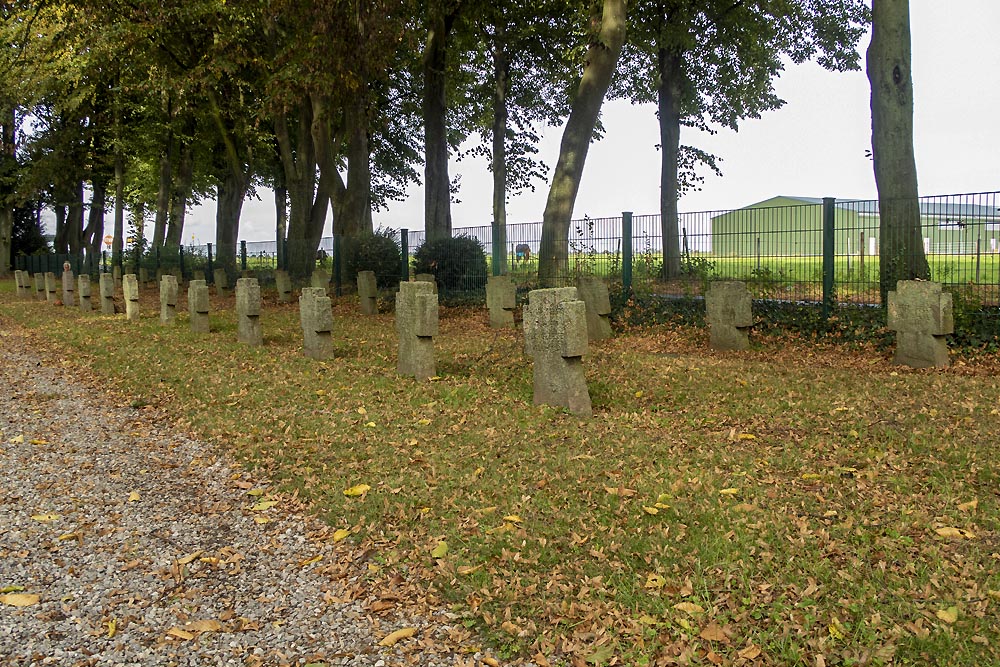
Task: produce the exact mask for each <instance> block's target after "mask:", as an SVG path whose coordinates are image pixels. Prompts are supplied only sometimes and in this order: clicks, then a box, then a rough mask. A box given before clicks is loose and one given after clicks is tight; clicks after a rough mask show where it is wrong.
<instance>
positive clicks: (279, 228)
mask: <svg viewBox="0 0 1000 667" xmlns="http://www.w3.org/2000/svg"><path fill="white" fill-rule="evenodd" d="M274 211H275V220H274V238H275V247H276V248H277V251H278V268H279V269H287V268H288V267H286V266H285V264H284V262H285V239H286V238H287V237H288V188H286V187H285V181H284V179H280V180H278V182H277V183H275V185H274Z"/></svg>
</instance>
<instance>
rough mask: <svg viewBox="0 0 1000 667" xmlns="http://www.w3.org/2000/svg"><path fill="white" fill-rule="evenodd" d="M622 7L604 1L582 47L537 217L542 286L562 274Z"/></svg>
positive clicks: (620, 35) (620, 38)
mask: <svg viewBox="0 0 1000 667" xmlns="http://www.w3.org/2000/svg"><path fill="white" fill-rule="evenodd" d="M625 6H626V0H604V11H603V17H602V19H601V32H600V35H599V36H598V39H597V41H596V42H595V43H593V44H591V45H590V48H589V49H588V50H587V59H586V63H587V64H586V65H585V66H584V68H583V76H582V77H581V78H580V85H579V87H578V89H577V94H576V98H575V99H574V100H573V107H572V110H571V111H570V114H569V119H568V120H567V121H566V127H565V128H564V129H563V138H562V144H561V145H560V147H559V160H558V162H556V169H555V173H554V174H553V176H552V185H551V186H550V187H549V197H548V200H547V201H546V203H545V214H544V216H543V218H542V241H541V247H540V248H539V253H538V255H539V259H538V282H539V284H540V285H541V286H542V287H554V286H557V285H558V284H560V283H562V282H563V281H565V280H566V279H567V278H568V275H567V271H568V268H569V225H570V220H571V219H572V217H573V205H574V204H575V203H576V195H577V193H578V192H579V189H580V179H581V177H582V176H583V166H584V163H585V162H586V160H587V151H588V150H589V149H590V141H591V138H592V137H593V136H594V126H595V125H596V124H597V119H598V117H599V116H600V113H601V104H602V103H603V102H604V95H605V94H606V93H607V91H608V86H609V85H610V83H611V77H612V75H613V74H614V71H615V67H616V66H617V64H618V57H619V56H620V55H621V51H622V44H623V43H624V41H625Z"/></svg>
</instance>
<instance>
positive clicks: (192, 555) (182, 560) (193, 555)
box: [177, 550, 205, 565]
mask: <svg viewBox="0 0 1000 667" xmlns="http://www.w3.org/2000/svg"><path fill="white" fill-rule="evenodd" d="M203 553H205V552H204V550H198V551H195V552H194V553H190V554H188V555H186V556H181V557H180V558H178V559H177V564H178V565H187V564H188V563H191V562H194V559H195V558H197V557H198V556H200V555H202V554H203Z"/></svg>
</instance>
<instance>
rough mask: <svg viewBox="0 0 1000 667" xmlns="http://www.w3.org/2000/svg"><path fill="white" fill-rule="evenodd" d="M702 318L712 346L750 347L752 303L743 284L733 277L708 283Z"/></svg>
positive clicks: (728, 348) (731, 348) (724, 348)
mask: <svg viewBox="0 0 1000 667" xmlns="http://www.w3.org/2000/svg"><path fill="white" fill-rule="evenodd" d="M705 319H707V320H708V328H709V345H710V346H711V347H712V348H713V349H716V350H746V349H749V348H750V331H749V330H750V327H751V326H752V325H753V303H752V301H751V298H750V292H749V291H748V290H747V286H746V283H742V282H739V281H735V280H726V281H716V282H713V283H711V284H710V285H709V287H708V291H707V292H706V293H705Z"/></svg>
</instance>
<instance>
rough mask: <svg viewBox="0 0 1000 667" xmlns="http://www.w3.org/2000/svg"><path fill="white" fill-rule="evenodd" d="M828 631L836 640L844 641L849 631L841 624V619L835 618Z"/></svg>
mask: <svg viewBox="0 0 1000 667" xmlns="http://www.w3.org/2000/svg"><path fill="white" fill-rule="evenodd" d="M827 631H828V632H829V633H830V636H831V637H833V638H834V639H843V638H844V637H846V636H847V629H846V628H845V627H844V625H843V624H842V623H841V622H840V619H837V618H834V619H833V620H831V621H830V625H829V627H828V628H827Z"/></svg>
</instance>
